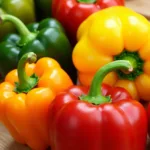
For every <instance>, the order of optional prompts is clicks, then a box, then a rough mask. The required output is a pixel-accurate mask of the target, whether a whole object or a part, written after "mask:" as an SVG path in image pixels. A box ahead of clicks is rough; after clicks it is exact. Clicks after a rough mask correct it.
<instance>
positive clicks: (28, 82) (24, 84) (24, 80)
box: [15, 52, 38, 93]
mask: <svg viewBox="0 0 150 150" xmlns="http://www.w3.org/2000/svg"><path fill="white" fill-rule="evenodd" d="M36 60H37V56H36V54H35V53H33V52H29V53H26V54H25V55H23V56H22V58H21V59H20V61H19V63H18V68H17V72H18V79H19V82H18V83H16V90H15V91H16V92H18V93H22V92H25V93H27V92H28V91H30V90H31V89H32V88H33V87H35V86H36V85H37V82H38V77H37V76H35V75H34V76H31V77H30V76H28V75H27V74H26V72H25V65H26V63H34V62H35V61H36Z"/></svg>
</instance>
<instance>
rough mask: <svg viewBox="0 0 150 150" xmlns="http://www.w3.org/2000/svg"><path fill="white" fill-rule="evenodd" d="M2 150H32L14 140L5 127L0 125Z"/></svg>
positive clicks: (0, 145)
mask: <svg viewBox="0 0 150 150" xmlns="http://www.w3.org/2000/svg"><path fill="white" fill-rule="evenodd" d="M0 150H31V149H29V148H28V147H27V146H24V145H21V144H19V143H17V142H15V141H14V140H13V138H12V137H11V136H10V135H9V133H8V131H7V130H6V129H5V127H4V126H3V125H2V124H0Z"/></svg>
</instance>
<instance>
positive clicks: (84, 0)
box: [77, 0, 96, 4]
mask: <svg viewBox="0 0 150 150" xmlns="http://www.w3.org/2000/svg"><path fill="white" fill-rule="evenodd" d="M77 2H78V3H87V4H93V3H96V0H77Z"/></svg>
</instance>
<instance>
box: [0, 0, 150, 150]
mask: <svg viewBox="0 0 150 150" xmlns="http://www.w3.org/2000/svg"><path fill="white" fill-rule="evenodd" d="M126 6H127V7H129V8H132V9H133V10H135V11H137V12H138V13H141V14H142V15H144V16H146V17H147V18H148V19H150V0H127V1H126ZM0 150H30V149H29V148H28V147H26V146H24V145H21V144H18V143H16V142H15V141H14V140H13V139H12V137H11V136H10V135H9V133H8V132H7V130H6V129H5V128H4V127H3V126H2V125H1V124H0ZM148 150H150V146H149V148H148Z"/></svg>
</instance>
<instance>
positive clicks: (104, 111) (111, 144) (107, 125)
mask: <svg viewBox="0 0 150 150" xmlns="http://www.w3.org/2000/svg"><path fill="white" fill-rule="evenodd" d="M130 67H131V65H130V63H129V62H128V61H124V60H118V61H114V62H111V63H109V64H107V65H105V66H104V67H102V68H101V69H100V70H99V71H98V72H97V73H96V75H95V76H94V78H93V81H92V84H91V86H90V88H89V89H88V88H87V87H81V86H73V87H71V88H70V89H69V90H67V91H65V92H62V93H60V94H59V95H57V96H56V99H55V100H54V101H53V102H52V104H51V105H50V107H49V135H50V144H51V148H52V150H145V147H146V137H147V115H146V111H145V109H144V107H143V106H142V104H140V103H139V102H138V101H136V100H133V99H132V98H131V97H130V95H129V94H128V93H127V91H126V90H125V89H123V88H119V87H117V88H115V87H114V88H113V87H110V86H108V85H105V84H103V86H102V88H101V85H102V80H103V78H104V77H105V75H106V74H107V73H108V72H110V71H112V70H114V69H118V68H123V69H128V70H130V69H131V68H130ZM99 85H100V86H99ZM87 93H88V94H87ZM103 95H104V96H103Z"/></svg>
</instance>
